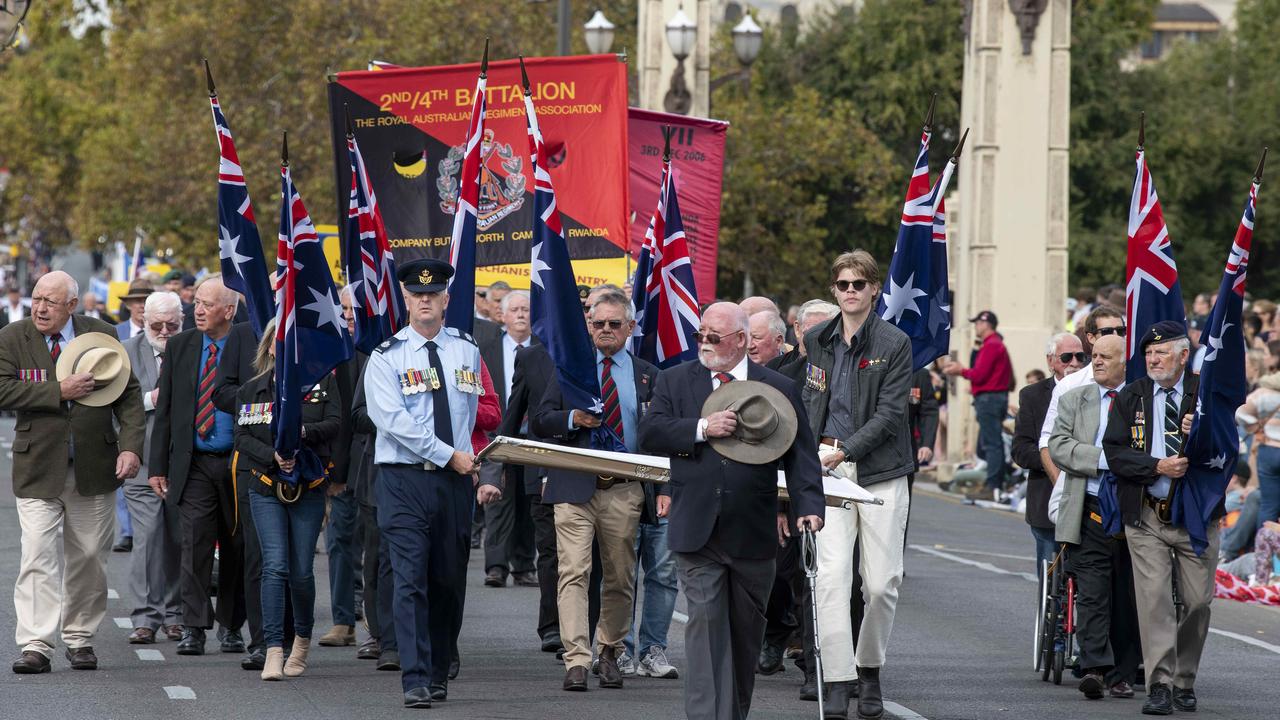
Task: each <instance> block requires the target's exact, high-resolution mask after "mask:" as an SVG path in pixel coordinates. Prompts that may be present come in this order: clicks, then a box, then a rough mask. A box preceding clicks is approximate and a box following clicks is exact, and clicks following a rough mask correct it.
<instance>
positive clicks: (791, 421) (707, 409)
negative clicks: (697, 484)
mask: <svg viewBox="0 0 1280 720" xmlns="http://www.w3.org/2000/svg"><path fill="white" fill-rule="evenodd" d="M721 410H732V411H733V412H734V413H736V414H737V418H738V425H737V427H735V428H734V430H733V434H732V435H730V436H728V437H722V438H708V439H707V442H708V443H710V445H711V447H712V449H714V450H715V451H716V452H718V453H720V454H721V455H723V456H725V457H727V458H729V459H730V460H734V461H737V462H740V463H743V464H745V465H764V464H767V463H771V462H773V461H775V460H777V459H778V458H780V457H782V456H783V454H784V453H786V452H787V449H788V448H790V447H791V443H792V441H794V440H795V439H796V422H797V420H796V410H795V407H793V406H792V405H791V401H790V400H788V399H787V396H786V395H783V394H782V392H781V391H779V390H778V389H777V388H775V387H773V386H772V385H768V384H765V383H762V382H758V381H755V380H737V381H734V382H727V383H721V384H720V387H719V388H717V389H716V390H715V392H713V393H711V396H710V397H708V398H707V401H706V402H705V403H703V405H702V416H703V417H706V416H708V415H710V414H711V413H715V412H720V411H721Z"/></svg>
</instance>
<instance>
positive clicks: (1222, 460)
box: [1206, 453, 1227, 470]
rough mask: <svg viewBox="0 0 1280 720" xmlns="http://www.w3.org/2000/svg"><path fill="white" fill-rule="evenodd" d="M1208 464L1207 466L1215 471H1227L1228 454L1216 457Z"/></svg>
mask: <svg viewBox="0 0 1280 720" xmlns="http://www.w3.org/2000/svg"><path fill="white" fill-rule="evenodd" d="M1206 464H1207V465H1208V466H1209V467H1211V468H1213V469H1214V470H1226V469H1227V454H1226V453H1222V454H1221V455H1219V456H1218V457H1216V458H1213V459H1212V460H1210V461H1209V462H1208V463H1206Z"/></svg>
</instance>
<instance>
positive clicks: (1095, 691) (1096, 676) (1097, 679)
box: [1080, 671, 1107, 700]
mask: <svg viewBox="0 0 1280 720" xmlns="http://www.w3.org/2000/svg"><path fill="white" fill-rule="evenodd" d="M1106 690H1107V681H1106V680H1104V679H1103V677H1102V673H1100V672H1092V671H1091V672H1088V673H1085V676H1084V678H1083V679H1081V680H1080V692H1082V693H1084V696H1085V697H1086V698H1088V699H1090V700H1101V699H1102V696H1103V695H1105V694H1106Z"/></svg>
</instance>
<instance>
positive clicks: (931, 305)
mask: <svg viewBox="0 0 1280 720" xmlns="http://www.w3.org/2000/svg"><path fill="white" fill-rule="evenodd" d="M929 138H930V132H929V130H928V129H927V128H926V129H925V130H924V131H923V132H922V133H921V135H920V153H919V154H918V155H917V156H916V165H915V169H914V170H913V171H912V173H911V182H910V183H909V184H908V185H907V199H906V202H905V203H904V204H903V206H902V224H901V225H900V226H899V227H898V242H897V245H895V246H894V249H893V259H892V260H891V261H890V262H889V276H888V278H886V282H885V287H884V292H882V293H881V294H880V301H879V303H878V306H877V307H876V312H878V313H879V314H880V317H882V318H884V319H885V320H886V321H887V322H889V323H891V324H892V325H894V326H896V327H897V328H898V329H899V330H901V331H903V332H904V333H906V334H907V336H908V337H910V338H911V365H912V368H913V369H915V370H919V369H920V368H922V367H925V366H926V365H928V364H929V363H931V362H933V361H934V360H935V359H936V358H938V357H940V356H942V355H945V354H947V349H948V347H949V346H950V344H951V298H950V289H949V288H948V286H947V220H946V207H945V205H944V204H943V198H944V197H945V195H946V193H947V185H948V184H950V182H951V176H952V175H953V174H954V173H955V166H956V159H955V158H954V157H953V158H951V159H950V160H948V161H947V165H946V167H945V168H944V169H943V171H942V176H941V177H940V178H938V183H937V184H936V185H934V186H933V187H932V188H930V187H929Z"/></svg>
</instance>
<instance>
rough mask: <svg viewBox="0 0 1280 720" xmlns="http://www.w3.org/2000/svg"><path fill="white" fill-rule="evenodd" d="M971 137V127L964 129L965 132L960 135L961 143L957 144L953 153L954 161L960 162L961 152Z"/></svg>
mask: <svg viewBox="0 0 1280 720" xmlns="http://www.w3.org/2000/svg"><path fill="white" fill-rule="evenodd" d="M968 139H969V128H965V129H964V134H963V135H961V136H960V143H959V144H957V145H956V149H955V152H953V153H951V159H952V161H955V162H959V160H960V153H961V152H963V151H964V141H965V140H968Z"/></svg>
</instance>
